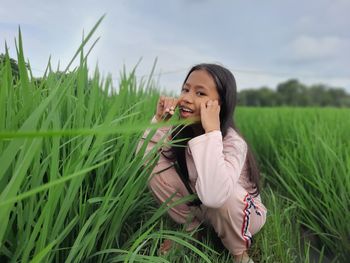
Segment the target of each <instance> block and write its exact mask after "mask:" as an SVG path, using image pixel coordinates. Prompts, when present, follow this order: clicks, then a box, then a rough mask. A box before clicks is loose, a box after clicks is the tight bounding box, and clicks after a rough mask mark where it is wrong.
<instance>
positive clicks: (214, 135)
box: [188, 130, 247, 208]
mask: <svg viewBox="0 0 350 263" xmlns="http://www.w3.org/2000/svg"><path fill="white" fill-rule="evenodd" d="M188 144H189V147H190V150H191V153H192V156H193V160H194V163H195V166H196V169H197V172H198V178H197V182H196V186H195V187H196V191H197V194H198V197H199V198H200V199H201V201H202V202H203V204H204V205H206V206H208V207H212V208H219V207H221V206H222V205H223V204H224V203H225V201H226V200H227V199H228V198H229V196H230V194H231V193H232V189H233V186H234V184H235V183H237V181H238V179H239V176H240V173H241V171H242V168H243V165H244V163H245V159H246V155H247V144H246V143H245V141H244V140H243V139H242V138H240V137H239V136H238V135H237V134H236V133H235V132H233V131H232V130H231V131H230V130H229V132H228V133H227V135H226V137H225V138H224V141H223V139H222V135H221V131H217V130H215V131H212V132H209V133H206V134H203V135H200V136H198V137H195V138H193V139H192V140H190V141H189V143H188Z"/></svg>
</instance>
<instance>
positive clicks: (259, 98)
mask: <svg viewBox="0 0 350 263" xmlns="http://www.w3.org/2000/svg"><path fill="white" fill-rule="evenodd" d="M4 61H5V55H4V54H0V63H3V62H4ZM10 64H11V69H12V76H13V77H14V79H18V78H19V69H18V64H17V61H16V60H15V59H12V58H10ZM27 66H28V65H27ZM57 74H60V73H57ZM37 82H38V83H40V78H37ZM237 96H238V105H240V106H252V107H276V106H298V107H350V94H348V93H347V92H346V91H345V89H343V88H339V87H330V86H327V85H325V84H314V85H311V86H307V85H305V84H303V83H301V82H299V80H297V79H289V80H287V81H285V82H282V83H280V84H278V85H277V88H276V90H273V89H271V88H269V87H261V88H258V89H244V90H241V91H239V92H238V94H237Z"/></svg>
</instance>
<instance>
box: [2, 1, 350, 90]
mask: <svg viewBox="0 0 350 263" xmlns="http://www.w3.org/2000/svg"><path fill="white" fill-rule="evenodd" d="M104 13H106V17H105V19H104V21H103V22H102V24H101V25H100V27H99V29H98V31H97V32H96V34H95V36H94V38H95V39H96V38H97V37H99V36H100V37H101V38H100V40H99V42H98V44H97V46H95V48H94V49H93V51H92V54H91V55H90V57H89V67H90V70H91V71H92V70H93V69H94V68H95V65H96V63H98V66H99V69H100V71H101V72H102V73H103V74H104V75H106V74H107V73H111V74H112V76H113V78H114V80H115V81H116V82H117V81H118V77H119V72H120V70H121V69H122V67H123V65H125V66H126V68H127V69H131V68H132V67H133V66H135V65H136V63H137V62H138V61H139V59H140V58H142V61H141V63H140V64H139V66H138V69H137V75H138V76H140V77H141V76H144V75H148V74H149V73H150V71H151V68H152V65H153V63H154V60H155V59H156V58H157V59H158V60H157V66H156V73H157V75H156V77H157V78H158V79H159V83H160V85H161V87H162V88H165V89H167V90H172V91H177V90H179V88H180V85H181V83H182V81H183V78H184V77H185V74H186V72H187V70H188V69H189V68H190V67H191V66H192V65H194V64H196V63H199V62H215V63H220V64H223V65H224V66H226V67H228V68H229V69H231V70H232V72H233V73H234V75H235V76H236V80H237V85H238V89H239V90H241V89H245V88H258V87H261V86H269V87H271V88H275V87H276V85H277V84H278V83H280V82H282V81H285V80H287V79H289V78H298V79H299V80H300V81H301V82H304V83H306V84H313V83H325V84H328V85H331V86H338V87H343V88H345V89H346V90H347V91H348V92H350V19H349V18H348V14H349V13H350V0H305V1H302V0H284V1H280V0H265V1H261V0H251V1H247V0H237V1H234V0H231V1H230V0H217V1H214V0H177V1H175V0H172V1H171V0H143V1H141V0H128V1H127V0H124V1H123V0H119V1H118V0H115V1H104V0H100V1H91V0H84V1H82V0H78V1H73V0H71V1H66V0H63V1H48V0H46V1H44V0H37V1H34V0H22V1H19V0H12V1H2V3H1V7H0V37H1V46H0V53H3V52H4V48H5V45H4V43H5V41H6V42H7V44H8V46H9V47H10V53H11V55H12V56H15V45H14V38H17V35H18V25H20V27H21V31H22V36H23V41H24V51H25V57H26V58H27V59H29V61H30V63H31V66H32V68H33V73H34V74H35V75H37V76H40V75H41V74H42V73H43V71H44V70H45V67H46V65H47V62H48V58H49V56H50V55H51V58H52V59H51V60H52V64H53V65H56V66H57V65H58V62H59V63H60V65H61V67H62V68H64V66H66V65H67V63H68V62H69V60H70V58H71V57H72V56H73V54H74V52H75V50H76V49H77V48H78V46H79V44H80V42H81V38H82V32H83V30H84V31H85V32H87V31H89V29H91V28H92V27H93V25H94V24H95V23H96V22H97V20H98V19H99V18H100V17H101V16H102V15H103V14H104Z"/></svg>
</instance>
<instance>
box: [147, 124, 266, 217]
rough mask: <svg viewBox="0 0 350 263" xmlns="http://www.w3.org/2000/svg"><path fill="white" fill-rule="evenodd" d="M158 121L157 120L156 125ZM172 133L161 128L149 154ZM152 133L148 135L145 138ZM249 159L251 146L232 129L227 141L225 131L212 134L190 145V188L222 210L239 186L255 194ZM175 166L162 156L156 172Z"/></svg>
mask: <svg viewBox="0 0 350 263" xmlns="http://www.w3.org/2000/svg"><path fill="white" fill-rule="evenodd" d="M156 122H157V121H156V119H155V118H153V119H152V123H156ZM169 130H170V127H162V128H159V129H158V130H157V131H156V133H155V135H154V136H153V137H152V139H151V142H150V143H149V145H148V146H147V150H148V151H149V150H150V149H151V148H152V146H153V145H154V144H155V143H157V142H158V141H159V140H160V139H162V138H163V137H164V136H166V135H169ZM148 132H149V131H146V132H145V134H144V137H143V138H145V137H146V136H147V134H148ZM167 139H168V140H170V139H171V138H167ZM163 149H164V148H163ZM246 156H247V144H246V142H245V141H244V140H243V139H242V138H241V137H240V136H239V135H238V133H237V132H236V131H235V130H234V129H232V128H229V130H228V132H227V134H226V136H225V137H224V138H222V134H221V131H212V132H209V133H206V134H203V135H200V136H197V137H195V138H193V139H191V140H190V141H189V142H188V147H187V149H186V163H187V168H188V173H189V179H190V185H191V187H192V189H193V190H194V192H196V193H197V194H198V197H199V198H200V200H201V201H202V203H203V204H204V205H205V206H207V207H211V208H219V207H221V206H222V205H223V204H224V203H225V201H226V200H227V199H228V198H229V196H230V194H231V193H232V191H233V189H234V187H233V186H234V185H235V184H240V185H241V186H242V187H243V188H244V189H245V190H246V191H247V192H250V193H251V192H254V189H253V188H252V184H251V183H250V182H249V175H248V172H247V162H246ZM171 165H172V162H171V161H170V160H168V159H167V158H165V157H164V156H163V155H161V156H160V159H159V161H158V163H157V165H156V167H155V169H154V172H157V171H160V170H162V169H164V168H166V167H169V166H171ZM174 170H175V168H174V167H172V168H170V169H169V170H166V171H164V172H163V173H174ZM254 200H255V203H256V204H257V205H260V208H263V209H264V210H266V208H265V207H264V206H263V205H262V204H261V199H260V196H257V197H255V198H254Z"/></svg>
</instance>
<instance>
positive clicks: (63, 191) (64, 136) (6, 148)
mask: <svg viewBox="0 0 350 263" xmlns="http://www.w3.org/2000/svg"><path fill="white" fill-rule="evenodd" d="M101 21H102V19H100V20H99V21H98V23H97V24H96V25H95V27H93V29H92V30H91V31H90V33H89V34H87V35H86V37H85V38H84V39H83V41H82V44H81V46H80V47H79V48H78V49H77V52H76V53H75V54H74V56H73V58H72V61H71V62H70V63H69V64H68V66H67V67H66V68H65V69H64V70H63V71H59V70H57V71H53V70H52V67H51V65H50V62H49V64H48V67H47V70H46V72H45V74H44V75H43V76H42V77H41V78H40V79H38V78H34V77H33V75H32V73H31V70H30V63H29V62H27V63H26V62H25V55H24V52H23V43H22V38H21V34H20V33H19V37H18V45H17V55H18V56H17V61H18V66H19V72H18V74H19V77H18V78H17V77H14V76H13V74H12V70H11V65H10V57H9V55H8V51H7V48H6V46H5V57H6V58H5V61H4V62H3V63H0V222H1V225H0V261H1V262H231V261H232V259H231V257H230V255H229V254H228V253H227V251H226V250H225V249H224V248H222V247H220V246H217V245H215V234H214V235H213V234H210V231H209V232H208V234H207V235H206V236H205V237H204V239H202V240H201V241H197V240H196V239H194V238H193V237H192V236H191V234H193V233H186V232H184V231H183V230H182V229H181V227H174V226H173V225H172V224H171V223H170V221H169V219H167V217H166V211H167V209H168V208H167V206H166V205H163V206H161V207H158V205H157V204H156V203H155V202H154V200H153V198H152V196H151V194H150V193H149V191H148V190H147V180H148V178H149V176H150V172H151V170H152V167H153V165H154V164H155V161H156V160H157V147H160V145H161V142H160V143H159V144H158V145H157V147H156V148H155V149H153V151H151V152H150V153H149V154H148V155H147V156H144V150H145V145H144V146H143V147H141V148H140V149H139V151H136V149H137V147H138V143H139V141H140V136H141V134H142V133H143V131H144V130H145V129H147V128H151V129H152V130H153V132H154V131H155V129H156V128H157V127H159V125H150V124H149V121H150V119H151V118H152V116H153V114H154V108H155V107H154V106H155V105H156V101H157V99H158V97H159V89H158V88H157V86H156V84H155V82H154V81H153V80H152V77H150V78H149V79H145V80H141V81H137V78H136V74H135V72H136V68H135V69H134V70H132V71H131V72H125V71H122V72H121V74H120V79H121V80H120V82H119V83H117V84H115V83H113V81H112V79H111V77H106V78H105V77H102V76H100V74H99V70H98V68H96V69H95V71H94V73H93V74H89V69H88V67H87V59H88V54H89V52H90V50H91V48H92V47H93V46H94V45H95V44H96V41H95V42H94V41H93V40H92V37H93V34H94V32H95V30H96V28H97V27H98V25H99V24H100V22H101ZM90 43H92V44H91V48H87V45H88V44H90ZM84 50H88V51H87V52H84ZM74 61H78V64H79V65H78V66H77V67H76V68H73V69H71V65H72V64H73V62H74ZM152 71H153V70H151V72H152ZM348 115H349V110H348V109H289V108H279V109H278V110H276V109H254V108H252V109H248V108H239V109H238V112H237V123H238V125H239V127H240V128H241V131H242V133H243V134H244V135H245V137H246V138H247V139H248V141H249V143H250V144H251V145H252V146H253V148H254V150H255V152H256V155H257V156H258V157H259V162H260V164H261V166H262V171H263V187H262V188H263V189H264V190H263V192H262V197H263V200H264V202H265V203H266V205H267V207H268V209H269V215H268V220H267V223H266V225H265V227H264V228H263V229H262V231H261V232H260V233H258V234H257V235H256V237H255V243H254V245H253V247H252V248H251V251H250V252H251V255H252V256H253V258H254V260H255V262H312V261H310V256H309V253H311V252H312V251H316V250H319V255H320V262H322V261H321V260H322V257H323V255H325V257H326V256H328V257H329V258H333V259H334V262H342V261H344V259H346V256H348V255H349V233H350V229H349V224H348V223H347V222H349V220H350V218H349V216H350V213H349V211H350V209H349V207H350V205H349V202H350V201H349V200H350V196H349V193H350V179H349V176H348V175H349V170H350V160H349V158H350V154H349V150H348V149H349V146H350V145H349V142H350V140H349V139H350V138H349V136H350V135H349V133H348V128H349V127H350V123H349V122H350V121H349V118H347V117H346V116H348ZM177 123H178V122H176V121H172V122H171V123H170V125H176V124H177ZM151 134H152V133H151ZM148 139H149V138H148ZM146 143H147V140H146ZM271 189H272V190H271ZM190 198H191V197H187V199H186V198H185V199H184V200H180V202H185V201H186V200H189V199H190ZM173 205H175V204H173ZM303 229H307V233H308V234H309V235H311V236H316V239H311V238H310V242H308V240H306V241H305V242H304V243H301V240H303V231H302V230H303ZM165 238H169V239H172V240H174V241H175V242H176V243H178V248H179V249H177V250H174V251H172V252H171V253H170V254H169V255H167V256H159V255H158V254H157V251H158V248H159V244H160V243H161V242H162V240H164V239H165ZM311 241H313V243H312V242H311Z"/></svg>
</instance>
